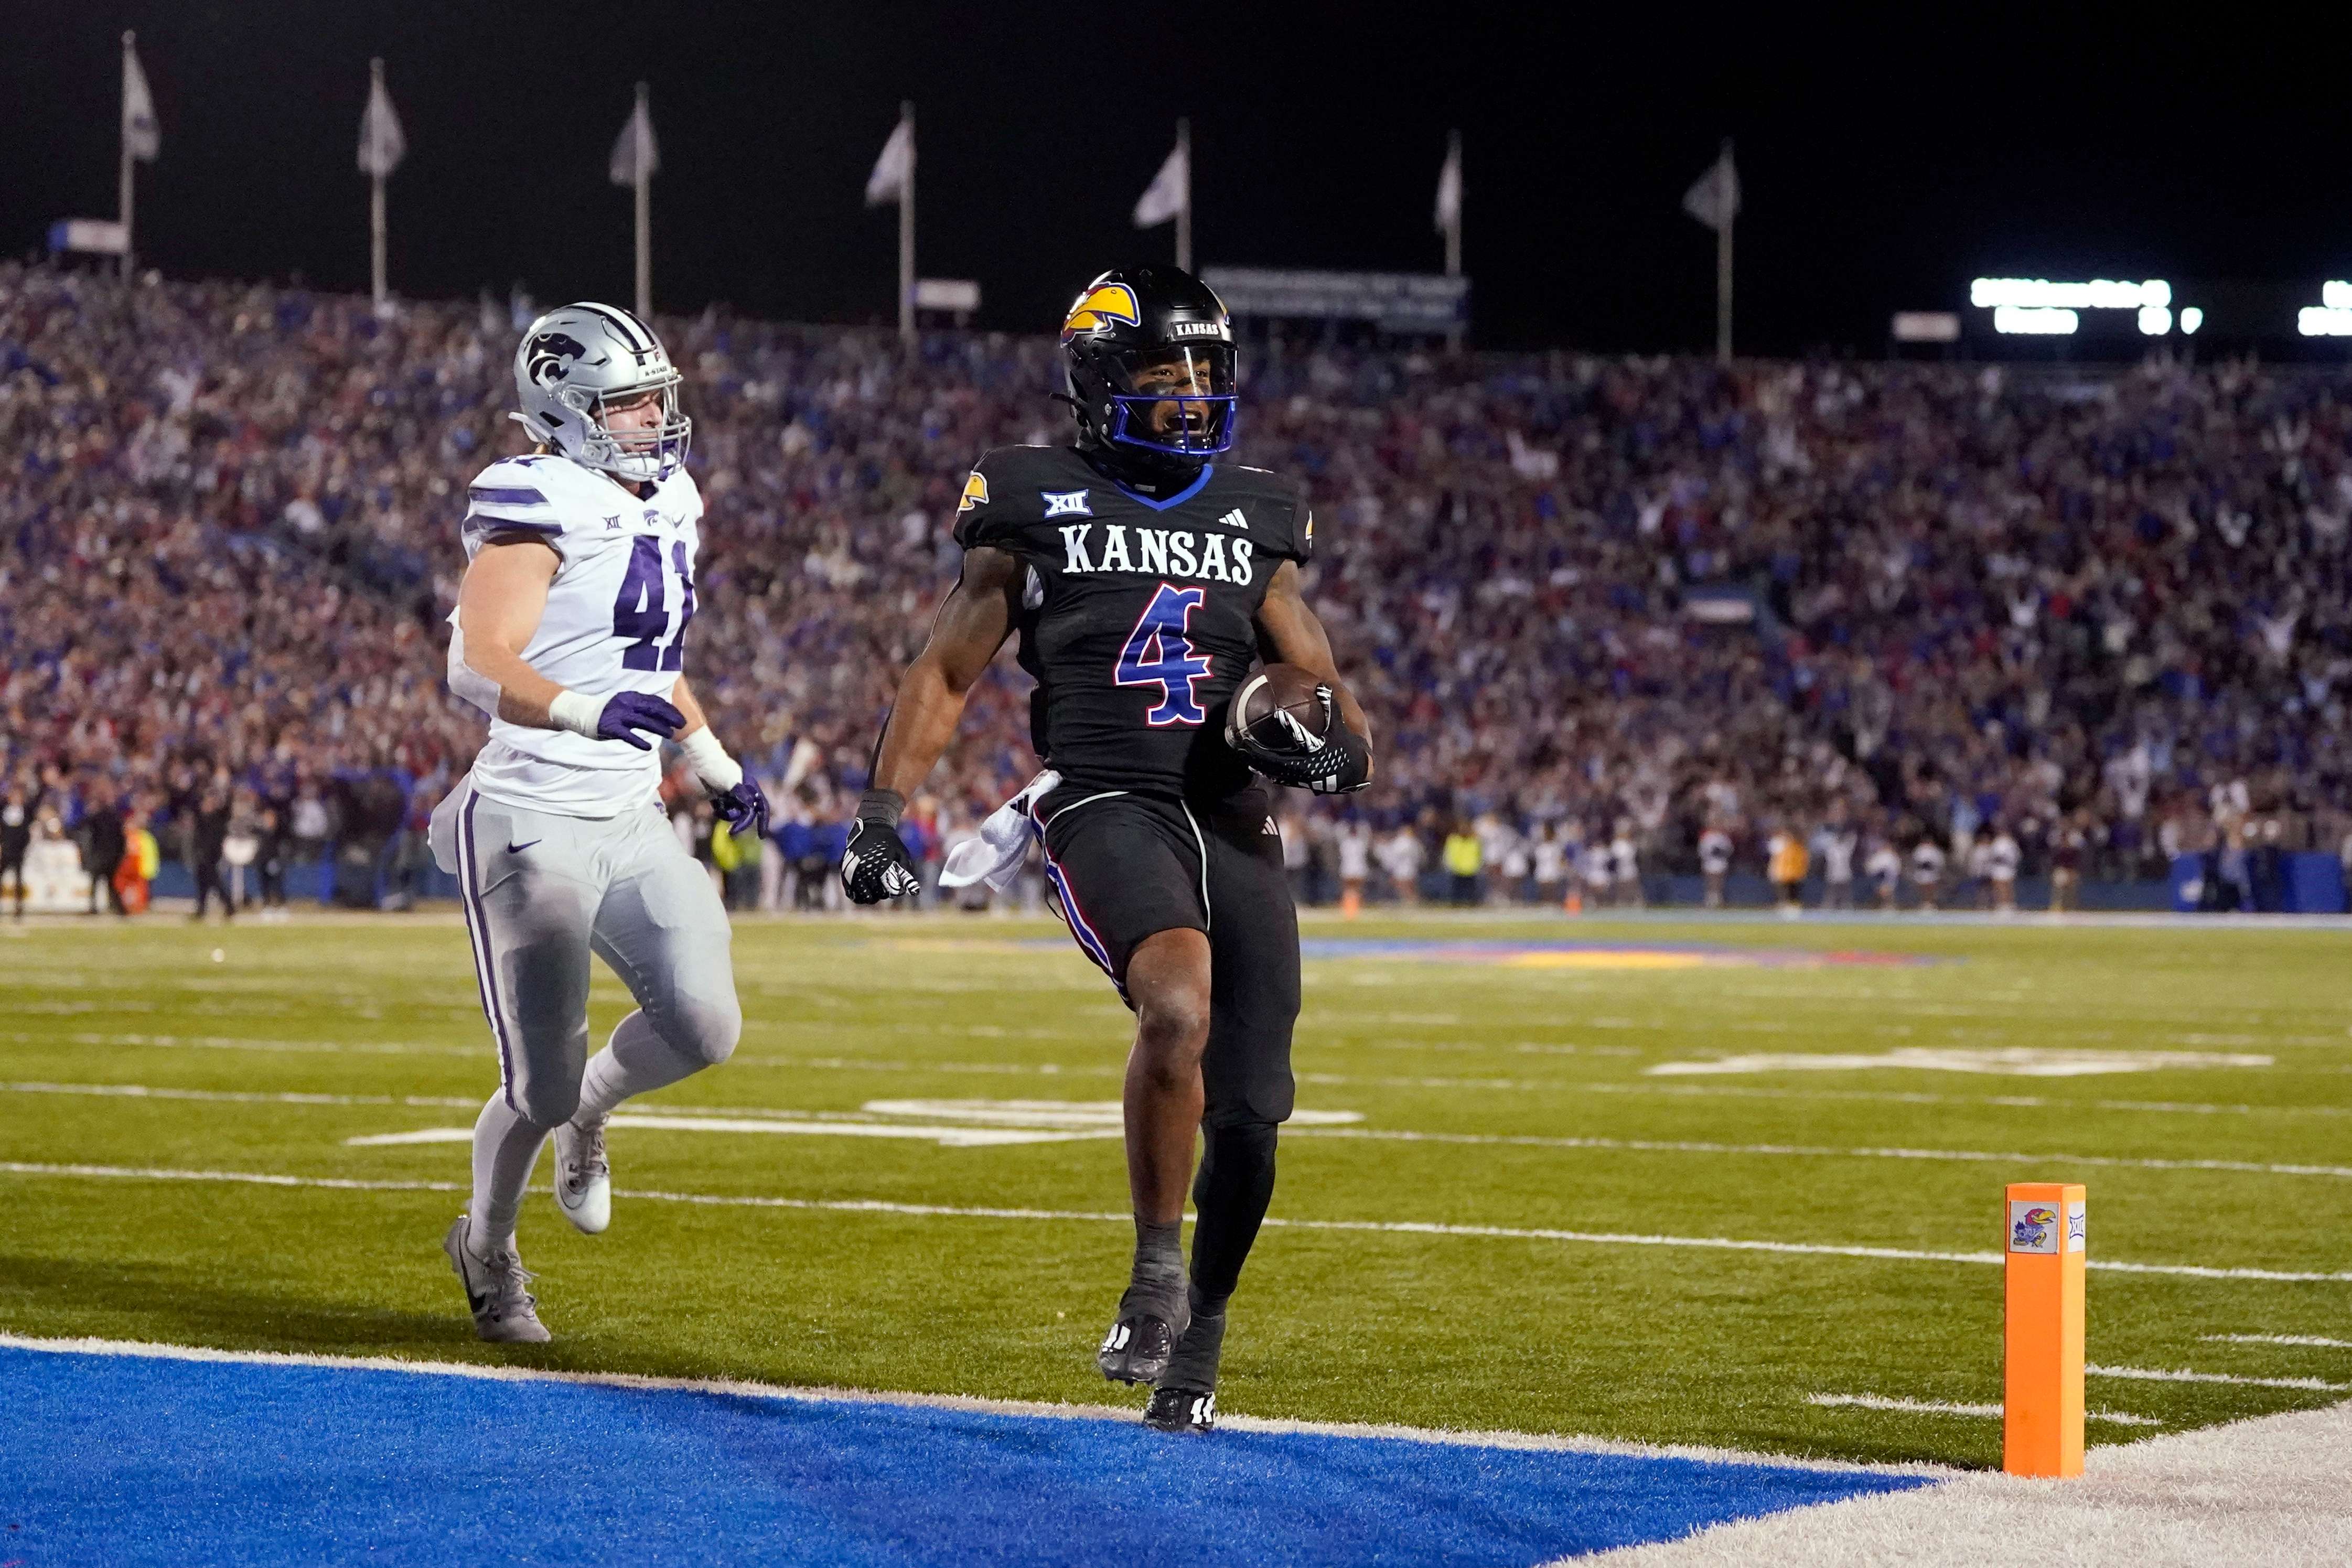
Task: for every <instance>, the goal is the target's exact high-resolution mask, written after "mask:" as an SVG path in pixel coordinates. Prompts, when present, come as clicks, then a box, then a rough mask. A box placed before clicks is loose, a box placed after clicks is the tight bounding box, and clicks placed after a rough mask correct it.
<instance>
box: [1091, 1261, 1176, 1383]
mask: <svg viewBox="0 0 2352 1568" xmlns="http://www.w3.org/2000/svg"><path fill="white" fill-rule="evenodd" d="M1191 1324H1192V1309H1191V1307H1190V1306H1189V1305H1188V1304H1187V1303H1186V1301H1185V1300H1184V1288H1183V1287H1182V1286H1181V1284H1180V1285H1178V1286H1177V1288H1176V1289H1175V1290H1174V1292H1173V1293H1172V1294H1171V1293H1169V1292H1164V1291H1160V1290H1154V1289H1150V1287H1148V1286H1143V1285H1130V1286H1129V1287H1128V1288H1127V1294H1126V1295H1124V1296H1121V1297H1120V1298H1119V1299H1118V1321H1117V1322H1115V1323H1113V1324H1112V1325H1111V1326H1110V1332H1108V1333H1107V1334H1105V1335H1104V1336H1103V1342H1102V1348H1101V1349H1100V1350H1098V1351H1097V1352H1095V1364H1096V1365H1097V1366H1098V1367H1100V1368H1102V1374H1103V1375H1104V1376H1105V1377H1107V1378H1108V1379H1110V1380H1111V1381H1112V1382H1113V1383H1143V1384H1156V1383H1158V1382H1159V1381H1160V1379H1161V1378H1163V1377H1165V1376H1167V1375H1168V1358H1169V1357H1170V1356H1171V1355H1173V1354H1175V1353H1176V1342H1177V1340H1179V1339H1180V1338H1181V1337H1182V1336H1183V1332H1184V1331H1185V1329H1186V1328H1188V1327H1190V1326H1191Z"/></svg>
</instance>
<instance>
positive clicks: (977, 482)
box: [956, 468, 988, 511]
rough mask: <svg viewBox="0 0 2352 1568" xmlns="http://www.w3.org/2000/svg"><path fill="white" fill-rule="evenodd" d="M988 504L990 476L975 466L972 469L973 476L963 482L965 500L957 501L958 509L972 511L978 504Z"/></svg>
mask: <svg viewBox="0 0 2352 1568" xmlns="http://www.w3.org/2000/svg"><path fill="white" fill-rule="evenodd" d="M987 504H988V476H987V475H985V474H983V473H982V472H981V471H980V470H979V469H978V468H974V469H973V470H972V471H971V478H970V479H966V480H964V482H963V500H960V501H958V502H956V510H958V511H970V510H971V509H972V508H974V507H976V506H986V505H987Z"/></svg>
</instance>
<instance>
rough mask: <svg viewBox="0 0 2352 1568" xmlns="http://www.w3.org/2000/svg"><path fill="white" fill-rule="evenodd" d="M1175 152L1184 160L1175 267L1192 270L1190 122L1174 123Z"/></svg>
mask: <svg viewBox="0 0 2352 1568" xmlns="http://www.w3.org/2000/svg"><path fill="white" fill-rule="evenodd" d="M1176 151H1177V153H1179V154H1180V155H1181V157H1182V158H1183V160H1184V189H1183V191H1182V192H1181V200H1180V202H1179V204H1178V205H1177V208H1176V266H1177V269H1178V270H1179V271H1183V272H1190V271H1192V121H1190V120H1179V121H1176Z"/></svg>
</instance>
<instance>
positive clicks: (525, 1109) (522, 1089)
mask: <svg viewBox="0 0 2352 1568" xmlns="http://www.w3.org/2000/svg"><path fill="white" fill-rule="evenodd" d="M507 1103H508V1104H509V1105H511V1106H513V1107H514V1108H515V1113H516V1114H517V1115H519V1116H520V1117H521V1118H522V1119H523V1120H524V1121H529V1122H530V1123H532V1124H533V1125H535V1126H539V1127H561V1126H562V1124H563V1123H565V1122H567V1121H571V1120H572V1116H573V1115H574V1114H575V1113H577V1112H578V1110H580V1080H579V1079H576V1078H566V1077H565V1076H564V1075H562V1074H561V1073H556V1074H551V1075H549V1076H547V1077H544V1078H531V1079H525V1080H524V1081H523V1082H522V1083H520V1084H517V1085H510V1086H509V1088H508V1089H507Z"/></svg>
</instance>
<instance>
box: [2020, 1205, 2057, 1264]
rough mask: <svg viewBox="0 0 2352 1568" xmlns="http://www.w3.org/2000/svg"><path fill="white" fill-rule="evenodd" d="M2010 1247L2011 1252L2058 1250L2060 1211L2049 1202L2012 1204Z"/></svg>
mask: <svg viewBox="0 0 2352 1568" xmlns="http://www.w3.org/2000/svg"><path fill="white" fill-rule="evenodd" d="M2009 1249H2010V1250H2011V1252H2055V1251H2057V1250H2058V1211H2057V1210H2056V1209H2053V1208H2052V1207H2051V1206H2050V1205H2047V1204H2036V1203H2012V1204H2011V1205H2009Z"/></svg>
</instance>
